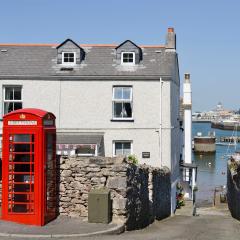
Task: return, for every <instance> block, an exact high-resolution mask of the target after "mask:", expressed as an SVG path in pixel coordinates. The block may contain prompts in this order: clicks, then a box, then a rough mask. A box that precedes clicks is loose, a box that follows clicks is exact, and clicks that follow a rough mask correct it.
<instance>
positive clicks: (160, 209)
mask: <svg viewBox="0 0 240 240" xmlns="http://www.w3.org/2000/svg"><path fill="white" fill-rule="evenodd" d="M58 172H59V213H60V214H61V215H68V216H73V217H87V214H88V193H89V191H90V190H91V189H94V188H108V189H109V190H110V192H111V199H112V214H113V220H114V221H119V220H120V221H123V222H125V223H126V229H127V230H132V229H139V228H143V227H145V226H147V225H148V224H149V223H151V222H152V221H153V220H154V219H162V218H165V217H168V216H169V215H170V214H171V200H170V199H171V197H170V191H171V182H170V172H169V170H168V169H167V168H163V169H158V168H151V167H150V166H146V165H139V166H136V165H134V164H132V163H129V162H127V161H126V160H124V159H123V158H106V157H105V158H103V157H90V158H88V157H61V158H60V159H59V164H58Z"/></svg>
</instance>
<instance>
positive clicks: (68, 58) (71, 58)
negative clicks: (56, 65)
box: [62, 52, 76, 64]
mask: <svg viewBox="0 0 240 240" xmlns="http://www.w3.org/2000/svg"><path fill="white" fill-rule="evenodd" d="M62 63H63V64H75V63H76V55H75V52H63V53H62Z"/></svg>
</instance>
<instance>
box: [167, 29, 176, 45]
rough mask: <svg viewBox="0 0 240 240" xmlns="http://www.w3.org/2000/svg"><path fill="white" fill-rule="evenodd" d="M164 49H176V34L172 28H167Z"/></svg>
mask: <svg viewBox="0 0 240 240" xmlns="http://www.w3.org/2000/svg"><path fill="white" fill-rule="evenodd" d="M166 48H169V49H176V34H175V32H174V28H172V27H171V28H168V32H167V37H166Z"/></svg>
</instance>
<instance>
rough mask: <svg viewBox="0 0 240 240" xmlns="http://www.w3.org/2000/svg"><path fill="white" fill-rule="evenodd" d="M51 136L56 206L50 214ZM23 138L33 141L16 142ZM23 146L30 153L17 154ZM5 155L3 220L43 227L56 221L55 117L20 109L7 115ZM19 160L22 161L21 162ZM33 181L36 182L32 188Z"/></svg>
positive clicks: (4, 132) (54, 201)
mask: <svg viewBox="0 0 240 240" xmlns="http://www.w3.org/2000/svg"><path fill="white" fill-rule="evenodd" d="M25 124H27V125H25ZM49 134H51V136H52V138H53V141H52V142H51V146H50V150H51V153H52V155H51V156H52V157H51V159H50V161H52V162H50V164H51V166H52V168H51V169H50V170H51V171H52V172H51V174H50V175H51V176H52V179H50V181H51V184H52V186H53V188H51V191H52V192H51V194H52V196H53V195H54V197H55V199H53V198H52V199H51V202H52V203H53V205H51V206H52V209H50V210H51V211H49V209H47V206H48V204H49V203H48V202H47V194H48V193H47V181H46V178H47V172H46V164H47V145H46V144H47V142H46V138H47V136H48V135H49ZM23 135H30V136H34V141H33V138H32V137H31V138H30V142H27V141H26V140H24V141H22V142H20V141H19V142H16V141H15V138H14V137H13V136H16V138H17V137H20V138H21V137H23ZM10 137H11V138H10ZM21 144H22V145H21ZM23 146H25V147H27V149H28V148H29V149H30V150H29V151H27V152H25V150H24V148H22V151H24V152H18V153H15V151H17V149H19V147H20V148H21V147H23ZM48 147H49V146H48ZM33 148H34V151H33ZM21 154H22V155H21ZM2 155H3V159H2V161H3V163H2V219H3V220H7V221H14V222H18V223H23V224H31V225H38V226H42V225H44V224H46V223H47V222H49V221H51V220H52V219H54V218H56V216H57V211H56V200H57V199H56V197H57V196H56V127H55V116H54V115H53V114H52V113H49V112H46V111H43V110H40V109H20V110H17V111H14V112H11V113H9V114H7V115H5V116H4V117H3V145H2ZM20 155H21V157H19V156H20ZM10 156H11V158H10ZM24 157H25V159H24ZM19 159H21V161H18V160H19ZM22 159H23V160H22ZM33 160H34V161H33ZM16 161H18V162H16ZM33 167H34V169H33ZM14 171H15V172H14ZM24 171H25V172H24ZM32 176H33V177H32ZM16 181H17V182H16ZM18 181H20V182H18ZM31 181H33V186H32V184H31ZM21 183H22V184H21ZM26 186H29V189H30V191H28V190H27V187H26ZM32 187H34V188H32ZM21 188H23V189H25V190H24V191H25V192H24V191H23V192H22V189H21ZM54 204H55V205H54Z"/></svg>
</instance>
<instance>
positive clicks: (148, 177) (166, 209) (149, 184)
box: [126, 166, 171, 230]
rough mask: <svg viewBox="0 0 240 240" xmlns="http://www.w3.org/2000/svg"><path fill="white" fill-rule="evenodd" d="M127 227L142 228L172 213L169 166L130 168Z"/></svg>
mask: <svg viewBox="0 0 240 240" xmlns="http://www.w3.org/2000/svg"><path fill="white" fill-rule="evenodd" d="M126 208H127V213H128V216H127V221H126V229H127V230H135V229H141V228H144V227H146V226H148V225H149V224H151V223H152V222H153V221H154V220H155V219H156V220H161V219H164V218H166V217H169V216H170V215H171V180H170V172H169V170H168V168H163V169H153V168H151V167H147V166H146V167H143V166H141V167H137V166H133V167H132V168H128V171H127V206H126Z"/></svg>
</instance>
